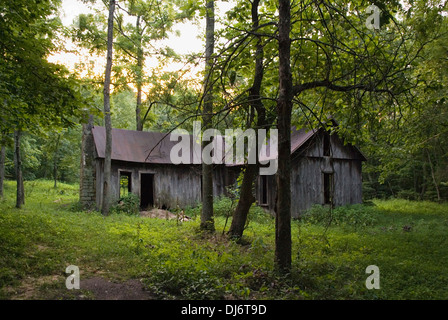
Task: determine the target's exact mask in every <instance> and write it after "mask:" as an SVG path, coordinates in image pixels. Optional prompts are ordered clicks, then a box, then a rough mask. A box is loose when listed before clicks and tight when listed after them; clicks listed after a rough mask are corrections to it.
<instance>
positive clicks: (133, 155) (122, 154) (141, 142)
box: [92, 126, 365, 165]
mask: <svg viewBox="0 0 448 320" xmlns="http://www.w3.org/2000/svg"><path fill="white" fill-rule="evenodd" d="M318 131H319V130H318V129H317V130H316V129H314V130H306V129H300V130H296V129H295V128H293V129H292V131H291V153H294V152H295V151H297V150H299V149H300V147H302V146H303V145H304V144H305V143H306V142H307V141H308V140H309V139H310V138H311V137H313V136H314V135H315V134H316V133H317V132H318ZM92 132H93V137H94V141H95V146H96V151H97V154H98V157H99V158H104V155H105V146H106V130H105V128H104V127H97V126H95V127H93V129H92ZM170 136H171V134H167V133H161V132H151V131H133V130H123V129H112V160H120V161H128V162H139V163H158V164H172V162H171V159H170V152H171V148H172V147H173V146H175V145H176V144H178V141H170ZM191 137H192V135H190V139H189V140H190V153H191V154H190V163H193V152H194V151H195V150H199V152H200V150H201V149H200V146H199V145H198V144H197V142H196V141H193V140H194V139H191ZM215 141H216V143H217V145H218V146H219V147H221V148H222V149H223V152H222V155H223V157H224V154H225V149H224V148H225V142H224V138H223V137H222V136H220V137H218V139H216V140H215ZM193 144H196V148H194V147H193ZM266 149H267V152H266V156H261V157H260V161H263V160H264V161H269V160H272V159H275V158H277V156H278V155H277V153H272V154H271V152H270V148H269V145H267V148H266ZM354 149H355V150H356V151H357V152H359V155H360V157H359V158H360V159H361V160H365V157H364V155H362V153H361V152H360V151H359V149H358V148H356V147H354ZM198 156H199V155H198ZM198 159H200V157H198ZM221 163H224V159H222V162H221ZM241 164H242V163H235V164H234V165H241Z"/></svg>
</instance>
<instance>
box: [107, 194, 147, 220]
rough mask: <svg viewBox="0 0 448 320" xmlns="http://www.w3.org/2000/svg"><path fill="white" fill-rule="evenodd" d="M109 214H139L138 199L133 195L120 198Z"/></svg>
mask: <svg viewBox="0 0 448 320" xmlns="http://www.w3.org/2000/svg"><path fill="white" fill-rule="evenodd" d="M110 213H111V214H127V215H138V214H139V213H140V198H139V197H138V195H136V194H134V193H129V194H128V195H126V196H124V197H121V198H120V200H119V201H118V204H116V205H115V206H113V207H112V208H111V209H110Z"/></svg>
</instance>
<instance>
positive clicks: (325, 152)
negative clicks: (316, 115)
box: [324, 132, 331, 157]
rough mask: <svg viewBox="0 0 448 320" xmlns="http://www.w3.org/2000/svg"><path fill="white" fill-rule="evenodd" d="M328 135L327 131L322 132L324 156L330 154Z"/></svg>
mask: <svg viewBox="0 0 448 320" xmlns="http://www.w3.org/2000/svg"><path fill="white" fill-rule="evenodd" d="M330 149H331V146H330V135H329V134H328V132H325V133H324V157H329V156H330Z"/></svg>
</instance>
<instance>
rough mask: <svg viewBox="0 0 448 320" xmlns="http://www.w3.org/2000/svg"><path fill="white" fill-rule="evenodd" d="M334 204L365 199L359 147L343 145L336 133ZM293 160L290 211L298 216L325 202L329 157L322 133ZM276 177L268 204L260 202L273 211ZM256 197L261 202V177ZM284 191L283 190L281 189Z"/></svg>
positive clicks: (332, 140)
mask: <svg viewBox="0 0 448 320" xmlns="http://www.w3.org/2000/svg"><path fill="white" fill-rule="evenodd" d="M330 144H331V155H332V157H331V164H332V165H331V167H332V169H333V183H334V184H333V203H334V205H335V206H342V205H346V204H355V203H361V202H362V174H361V167H362V161H361V159H360V158H359V155H358V154H357V153H356V149H354V148H353V147H351V146H350V145H346V146H344V144H343V142H342V141H341V139H339V138H338V137H337V136H331V137H330ZM300 150H301V151H300V152H296V153H294V154H293V155H292V159H291V167H292V168H291V193H292V196H291V214H292V217H293V218H298V217H299V216H300V215H301V214H303V213H304V211H306V210H307V209H309V208H310V207H311V206H312V205H314V204H324V203H325V197H324V172H323V171H325V170H326V169H328V164H329V162H328V160H327V161H326V160H325V158H324V157H323V154H324V153H323V133H322V134H317V135H316V136H315V137H314V138H313V139H312V140H311V141H309V142H308V143H307V144H306V145H304V146H303V147H302V148H301V149H300ZM275 189H276V188H275V176H268V203H267V204H266V205H261V206H262V207H265V208H266V209H267V210H269V211H270V212H272V213H273V212H274V205H275ZM255 190H256V199H257V202H258V203H259V204H261V193H262V186H261V177H258V179H257V181H256V188H255ZM279 192H281V190H279Z"/></svg>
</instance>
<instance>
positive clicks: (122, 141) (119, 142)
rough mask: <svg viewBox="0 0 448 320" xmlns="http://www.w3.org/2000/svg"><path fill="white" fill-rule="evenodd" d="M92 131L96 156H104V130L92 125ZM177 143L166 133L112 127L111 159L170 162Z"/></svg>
mask: <svg viewBox="0 0 448 320" xmlns="http://www.w3.org/2000/svg"><path fill="white" fill-rule="evenodd" d="M92 133H93V138H94V141H95V146H96V151H97V154H98V157H99V158H104V156H105V149H106V130H105V128H104V127H93V128H92ZM190 140H193V139H190ZM177 143H178V141H170V134H166V133H161V132H150V131H133V130H123V129H112V160H120V161H128V162H140V163H160V164H171V163H172V162H171V160H170V151H171V148H172V147H173V146H174V145H176V144H177ZM191 143H195V142H193V141H191ZM190 149H191V150H193V148H190ZM191 160H192V159H191Z"/></svg>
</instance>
